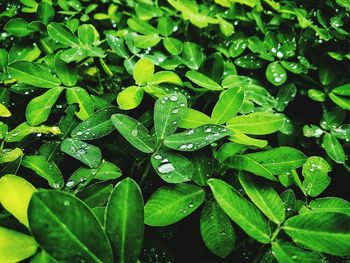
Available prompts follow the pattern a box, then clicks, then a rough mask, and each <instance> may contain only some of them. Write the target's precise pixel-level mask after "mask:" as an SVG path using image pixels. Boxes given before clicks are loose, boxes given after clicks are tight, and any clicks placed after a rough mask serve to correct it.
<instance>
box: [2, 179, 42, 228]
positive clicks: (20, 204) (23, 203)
mask: <svg viewBox="0 0 350 263" xmlns="http://www.w3.org/2000/svg"><path fill="white" fill-rule="evenodd" d="M35 191H36V189H35V187H34V186H33V185H32V184H31V183H29V182H28V181H26V180H25V179H23V178H22V177H19V176H16V175H11V174H9V175H4V176H3V177H1V178H0V203H1V205H2V207H3V208H5V209H6V210H7V211H9V212H10V213H11V214H12V215H13V216H14V217H15V218H17V219H18V221H19V222H21V223H22V224H23V225H25V226H26V227H28V225H29V224H28V216H27V210H28V205H29V201H30V199H31V197H32V195H33V193H34V192H35Z"/></svg>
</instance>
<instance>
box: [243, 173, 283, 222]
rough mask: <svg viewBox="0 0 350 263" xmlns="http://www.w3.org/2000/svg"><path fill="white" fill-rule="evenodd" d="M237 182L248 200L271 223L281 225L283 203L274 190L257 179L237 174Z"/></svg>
mask: <svg viewBox="0 0 350 263" xmlns="http://www.w3.org/2000/svg"><path fill="white" fill-rule="evenodd" d="M239 182H240V183H241V185H242V186H243V188H244V191H245V192H246V193H247V195H248V196H249V198H250V199H251V200H252V201H253V203H254V204H255V205H256V206H257V207H258V208H259V209H260V210H261V212H263V213H264V214H265V215H266V216H267V217H268V218H269V219H270V220H271V221H272V222H274V223H276V224H281V223H283V222H284V219H285V212H284V206H283V202H282V200H281V198H280V196H279V195H278V193H277V192H276V190H275V189H274V188H273V187H272V186H270V185H269V184H267V183H265V182H262V181H261V180H259V178H252V176H250V175H248V174H245V173H242V172H241V173H239Z"/></svg>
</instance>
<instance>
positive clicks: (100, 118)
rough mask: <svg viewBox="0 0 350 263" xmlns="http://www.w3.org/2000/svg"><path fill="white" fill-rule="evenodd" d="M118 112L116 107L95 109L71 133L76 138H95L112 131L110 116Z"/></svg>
mask: <svg viewBox="0 0 350 263" xmlns="http://www.w3.org/2000/svg"><path fill="white" fill-rule="evenodd" d="M117 112H118V108H117V107H107V108H104V109H101V110H98V111H96V112H95V113H94V114H92V115H91V116H90V117H89V118H88V119H86V120H85V121H83V122H81V123H79V124H78V125H77V126H76V127H75V128H74V130H73V131H72V133H71V136H72V137H73V138H75V139H78V140H95V139H98V138H101V137H104V136H106V135H108V134H110V133H111V132H112V131H114V125H113V123H112V121H111V116H112V115H113V114H115V113H117Z"/></svg>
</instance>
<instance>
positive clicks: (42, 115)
mask: <svg viewBox="0 0 350 263" xmlns="http://www.w3.org/2000/svg"><path fill="white" fill-rule="evenodd" d="M62 91H63V88H62V87H55V88H51V89H49V90H48V91H46V92H45V93H44V94H42V95H40V96H38V97H36V98H34V99H32V100H31V101H30V102H29V103H28V105H27V108H26V119H27V121H28V123H29V124H30V125H32V126H35V125H38V124H41V123H43V122H44V121H46V120H47V119H48V118H49V116H50V112H51V109H52V107H53V105H54V104H55V103H56V101H57V100H58V97H59V96H60V94H61V93H62Z"/></svg>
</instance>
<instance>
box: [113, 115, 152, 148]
mask: <svg viewBox="0 0 350 263" xmlns="http://www.w3.org/2000/svg"><path fill="white" fill-rule="evenodd" d="M111 120H112V123H113V125H114V127H115V128H116V129H117V130H118V131H119V132H120V134H121V135H122V136H123V137H124V138H125V139H126V140H127V141H128V142H129V143H130V144H131V145H132V146H134V147H135V148H136V149H138V150H140V151H141V152H144V153H152V152H153V151H154V149H155V141H154V140H153V138H152V136H151V135H150V134H149V131H148V130H147V128H145V127H144V126H143V125H142V124H141V123H140V122H138V121H137V120H135V119H133V118H131V117H129V116H127V115H123V114H114V115H112V117H111Z"/></svg>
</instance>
